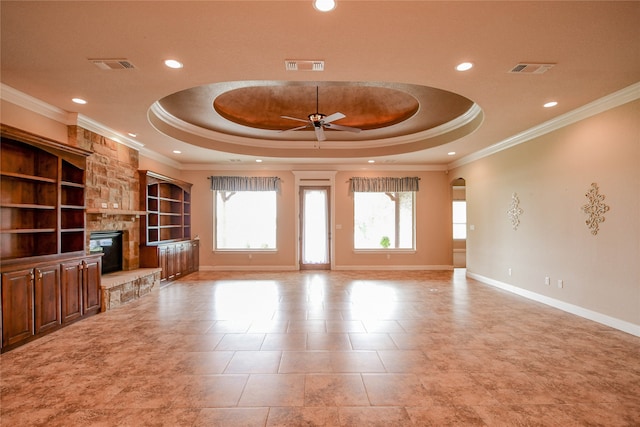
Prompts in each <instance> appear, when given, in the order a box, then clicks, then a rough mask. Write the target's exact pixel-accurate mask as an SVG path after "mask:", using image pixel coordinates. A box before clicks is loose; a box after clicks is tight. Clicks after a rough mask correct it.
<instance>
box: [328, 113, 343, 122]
mask: <svg viewBox="0 0 640 427" xmlns="http://www.w3.org/2000/svg"><path fill="white" fill-rule="evenodd" d="M345 117H347V116H345V115H344V114H342V113H333V114H330V115H328V116H327V117H325V118H324V119H322V121H323V123H331V122H333V121H336V120H340V119H344V118H345Z"/></svg>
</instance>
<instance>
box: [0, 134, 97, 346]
mask: <svg viewBox="0 0 640 427" xmlns="http://www.w3.org/2000/svg"><path fill="white" fill-rule="evenodd" d="M0 137H1V141H0V277H1V281H0V296H1V302H2V304H1V308H2V310H1V320H2V323H1V324H0V326H1V333H0V335H1V336H2V340H1V341H0V349H1V351H3V352H4V351H6V350H9V349H11V348H14V347H17V346H19V345H22V344H24V343H26V342H28V341H31V340H33V339H36V338H38V337H39V336H42V335H44V334H46V333H49V332H51V331H54V330H56V329H58V328H60V327H63V326H65V325H66V324H68V323H70V322H72V321H75V320H78V319H81V318H83V317H85V316H88V315H92V314H95V313H97V312H98V311H99V310H100V306H101V301H100V279H101V278H100V265H101V258H100V256H95V255H94V256H90V255H86V252H85V244H86V243H85V211H86V210H85V168H86V158H87V156H89V155H90V154H91V152H90V151H87V150H83V149H80V148H77V147H72V146H68V145H66V144H62V143H59V142H57V141H52V140H49V139H47V138H43V137H40V136H37V135H34V134H31V133H28V132H25V131H22V130H20V129H16V128H13V127H10V126H6V125H0Z"/></svg>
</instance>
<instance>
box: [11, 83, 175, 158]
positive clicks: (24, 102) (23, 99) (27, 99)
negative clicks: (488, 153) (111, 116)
mask: <svg viewBox="0 0 640 427" xmlns="http://www.w3.org/2000/svg"><path fill="white" fill-rule="evenodd" d="M0 99H3V100H5V101H7V102H10V103H12V104H15V105H17V106H18V107H21V108H24V109H26V110H29V111H32V112H34V113H36V114H39V115H41V116H44V117H46V118H48V119H51V120H55V121H57V122H59V123H63V124H64V125H66V126H80V127H81V128H83V129H86V130H88V131H91V132H94V133H96V134H98V135H101V136H103V137H105V138H109V139H111V140H113V141H115V142H117V143H119V144H122V145H125V146H127V147H129V148H132V149H134V150H136V151H138V152H140V153H141V154H142V155H144V156H145V157H148V158H150V159H152V160H156V161H158V162H161V163H164V164H166V165H168V166H171V167H174V168H177V169H182V164H180V163H179V162H176V161H175V160H172V159H170V158H168V157H165V156H163V155H161V154H158V153H156V152H155V151H152V150H149V149H147V148H144V144H142V143H140V142H138V141H135V140H133V139H131V138H129V137H128V136H125V135H122V134H120V133H118V132H115V131H114V130H113V129H111V128H109V127H107V126H105V125H103V124H102V123H99V122H96V121H95V120H92V119H90V118H89V117H86V116H84V115H82V114H79V113H71V112H68V111H65V110H63V109H61V108H58V107H54V106H53V105H50V104H47V103H46V102H44V101H41V100H39V99H37V98H34V97H33V96H31V95H27V94H26V93H23V92H20V91H19V90H17V89H14V88H12V87H11V86H7V85H5V84H4V83H0Z"/></svg>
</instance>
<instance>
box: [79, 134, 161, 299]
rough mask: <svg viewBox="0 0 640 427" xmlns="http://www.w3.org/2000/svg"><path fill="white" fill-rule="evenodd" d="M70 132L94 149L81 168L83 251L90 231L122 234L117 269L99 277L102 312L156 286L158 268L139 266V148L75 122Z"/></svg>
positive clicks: (88, 243) (158, 278)
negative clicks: (84, 208)
mask: <svg viewBox="0 0 640 427" xmlns="http://www.w3.org/2000/svg"><path fill="white" fill-rule="evenodd" d="M68 136H69V144H70V145H73V146H77V147H81V148H84V149H87V150H90V151H92V152H93V154H91V155H90V156H89V158H88V159H87V169H86V172H85V174H86V176H85V191H86V194H85V200H86V202H85V203H86V212H87V217H86V239H87V240H86V251H87V253H89V252H90V249H91V234H92V233H95V232H118V234H120V233H121V239H122V256H121V259H122V266H121V270H120V271H114V272H109V273H108V274H106V275H103V276H102V278H101V285H100V287H101V291H102V311H107V310H110V309H113V308H116V307H119V306H121V305H123V304H126V303H128V302H131V301H134V300H136V299H138V298H141V297H142V296H144V295H146V294H148V293H150V292H151V291H152V290H153V289H157V288H160V271H161V269H160V268H139V267H140V215H143V214H144V212H141V211H140V210H139V209H140V179H139V177H138V152H137V151H136V150H134V149H132V148H129V147H127V146H125V145H122V144H119V143H117V142H115V141H113V140H110V139H108V138H105V137H103V136H101V135H98V134H96V133H94V132H91V131H88V130H86V129H83V128H81V127H79V126H68ZM94 245H95V243H94Z"/></svg>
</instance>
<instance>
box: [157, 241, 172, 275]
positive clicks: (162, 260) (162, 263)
mask: <svg viewBox="0 0 640 427" xmlns="http://www.w3.org/2000/svg"><path fill="white" fill-rule="evenodd" d="M158 267H160V268H161V269H162V271H161V272H160V281H161V282H164V281H166V280H167V279H168V278H169V265H168V263H167V247H166V246H159V247H158Z"/></svg>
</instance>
